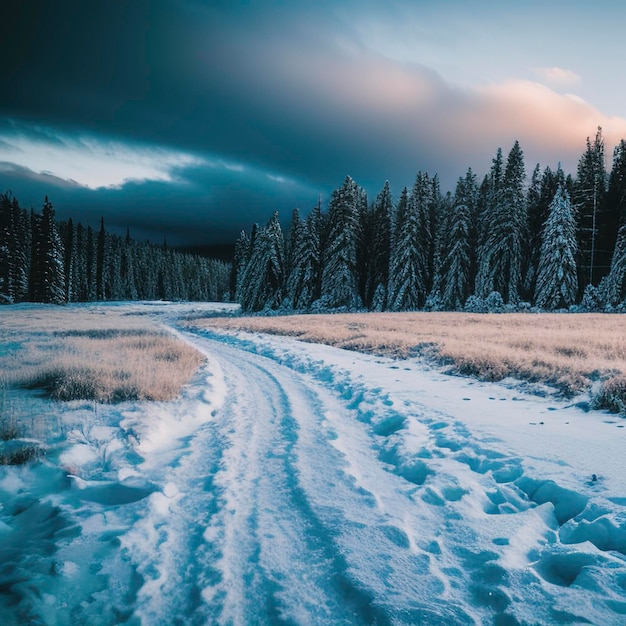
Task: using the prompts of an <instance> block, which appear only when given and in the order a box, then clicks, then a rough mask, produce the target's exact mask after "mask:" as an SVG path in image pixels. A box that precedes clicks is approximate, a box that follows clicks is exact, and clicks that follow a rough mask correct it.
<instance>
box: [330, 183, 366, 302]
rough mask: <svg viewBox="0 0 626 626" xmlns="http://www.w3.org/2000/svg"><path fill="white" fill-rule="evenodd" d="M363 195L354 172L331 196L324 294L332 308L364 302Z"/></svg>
mask: <svg viewBox="0 0 626 626" xmlns="http://www.w3.org/2000/svg"><path fill="white" fill-rule="evenodd" d="M361 199H362V194H361V191H360V189H359V187H358V185H357V184H356V183H355V182H354V181H353V180H352V178H350V176H347V177H346V179H345V180H344V182H343V185H342V186H341V187H340V188H339V189H338V190H336V191H334V192H333V194H332V196H331V199H330V205H329V209H328V235H327V240H326V249H325V252H324V267H323V270H322V284H321V297H322V298H324V299H325V302H326V304H327V306H329V307H331V308H336V307H343V306H345V307H348V308H358V307H360V306H361V298H360V297H359V293H358V284H359V274H358V271H359V269H358V267H357V250H358V243H359V238H360V228H359V227H360V223H359V206H360V200H361Z"/></svg>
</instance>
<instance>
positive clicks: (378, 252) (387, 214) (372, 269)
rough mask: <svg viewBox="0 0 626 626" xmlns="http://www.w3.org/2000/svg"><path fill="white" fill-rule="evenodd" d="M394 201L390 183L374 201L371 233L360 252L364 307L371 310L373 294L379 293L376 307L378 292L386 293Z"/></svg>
mask: <svg viewBox="0 0 626 626" xmlns="http://www.w3.org/2000/svg"><path fill="white" fill-rule="evenodd" d="M392 210H393V198H392V197H391V190H390V188H389V181H385V184H384V186H383V188H382V190H381V192H380V193H379V194H378V196H377V198H376V202H375V203H374V206H373V208H372V211H371V217H370V219H369V223H368V224H367V227H368V228H369V231H370V233H371V234H370V236H369V237H368V238H367V239H368V245H367V248H366V249H365V247H364V250H363V256H364V261H365V262H364V263H363V264H360V265H361V267H362V268H363V269H364V270H365V281H364V282H365V290H364V293H363V299H364V302H363V303H364V305H365V306H367V307H368V308H370V307H372V305H373V301H374V294H375V293H376V292H378V303H377V307H378V308H380V307H381V306H383V304H384V303H381V302H380V297H381V293H383V292H386V290H387V283H388V281H389V255H390V250H391V213H392Z"/></svg>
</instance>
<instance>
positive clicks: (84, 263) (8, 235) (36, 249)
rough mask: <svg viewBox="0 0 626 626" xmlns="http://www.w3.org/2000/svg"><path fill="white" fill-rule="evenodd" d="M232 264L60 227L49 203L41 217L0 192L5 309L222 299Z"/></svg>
mask: <svg viewBox="0 0 626 626" xmlns="http://www.w3.org/2000/svg"><path fill="white" fill-rule="evenodd" d="M230 271H231V269H230V264H227V263H224V262H222V261H218V260H213V259H207V258H204V257H201V256H197V255H192V254H187V253H183V252H180V251H176V250H174V249H170V248H168V247H167V245H165V244H164V245H162V246H159V245H154V244H151V243H149V242H144V243H140V242H137V241H134V240H133V239H131V238H130V236H129V234H128V232H127V235H126V237H120V236H118V235H114V234H112V233H110V232H108V231H107V230H106V229H105V226H104V220H101V222H100V229H99V230H97V231H95V230H94V229H93V228H91V227H90V226H87V227H86V228H85V227H83V226H82V224H80V223H79V224H77V225H74V224H73V222H72V220H71V219H70V220H68V221H67V222H57V221H56V220H55V212H54V208H53V206H52V203H51V202H50V201H49V200H48V198H47V197H46V199H45V201H44V204H43V207H42V210H41V212H40V213H36V212H35V211H34V210H32V209H31V210H30V212H29V211H27V210H26V209H24V208H22V207H20V205H19V202H18V200H17V199H16V198H15V197H13V195H12V194H11V193H10V192H6V193H3V194H0V303H5V304H6V303H13V302H23V301H28V302H45V303H51V304H63V303H66V302H92V301H103V300H194V301H221V300H223V299H228V298H229V296H230Z"/></svg>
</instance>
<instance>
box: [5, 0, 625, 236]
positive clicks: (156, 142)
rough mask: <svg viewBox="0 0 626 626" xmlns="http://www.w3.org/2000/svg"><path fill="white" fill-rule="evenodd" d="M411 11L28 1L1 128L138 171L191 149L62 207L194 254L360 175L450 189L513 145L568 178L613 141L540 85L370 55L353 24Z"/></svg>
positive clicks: (18, 180)
mask: <svg viewBox="0 0 626 626" xmlns="http://www.w3.org/2000/svg"><path fill="white" fill-rule="evenodd" d="M403 4H404V5H405V6H404V8H406V7H407V6H409V5H408V4H406V3H402V2H394V3H386V4H385V5H384V10H383V8H381V6H382V5H381V4H378V5H377V4H376V3H369V2H359V3H357V2H354V3H352V2H344V3H336V2H326V1H322V2H316V3H310V2H299V1H297V0H291V1H283V2H278V1H264V2H246V3H244V2H216V1H215V0H211V1H209V0H207V2H200V1H193V2H192V1H186V2H181V1H176V2H175V1H174V0H171V1H165V0H161V1H152V2H148V1H147V0H135V1H133V2H127V1H121V0H110V1H108V2H100V3H94V2H85V1H84V0H64V1H63V2H58V3H52V2H47V1H41V2H32V1H30V0H19V2H13V7H12V8H11V9H10V10H7V11H6V12H5V15H4V16H3V18H4V21H5V23H6V24H10V25H12V27H11V28H7V29H5V36H4V37H3V38H0V58H2V59H3V60H4V61H3V65H2V69H1V72H2V73H1V75H0V78H1V79H2V85H3V86H10V87H9V88H5V89H2V90H1V92H0V117H3V118H4V122H3V123H4V131H6V133H8V135H10V133H11V132H13V133H14V134H15V132H16V130H15V129H16V128H17V129H21V130H20V132H21V133H22V134H23V135H26V136H27V137H28V138H29V139H30V140H32V141H36V142H39V143H40V144H41V143H42V142H46V141H48V142H50V143H55V142H56V145H65V146H66V147H67V149H68V151H72V150H76V149H78V147H80V148H81V149H84V148H85V146H87V148H88V149H91V148H90V147H91V146H92V144H94V143H95V144H98V142H100V143H102V145H108V144H107V142H117V143H123V144H125V145H126V146H127V147H128V151H129V152H130V153H132V151H133V150H135V151H136V152H137V155H138V156H137V159H138V161H139V160H141V159H142V158H147V157H142V156H141V155H146V154H150V155H151V156H150V158H151V159H152V158H153V154H152V152H150V150H149V148H150V147H153V148H154V149H155V150H157V149H158V150H163V151H164V154H174V155H175V154H180V155H183V156H185V155H186V156H187V157H189V159H190V160H188V161H185V162H182V161H181V162H180V164H179V165H176V164H175V159H174V160H173V161H172V163H171V164H169V165H164V166H163V167H162V168H161V169H159V168H158V167H156V166H155V165H154V163H155V161H151V163H152V166H154V167H153V169H154V168H156V170H158V171H157V172H156V174H154V175H152V174H151V173H150V172H148V173H146V172H145V171H144V172H143V173H141V172H138V173H135V174H136V175H133V172H132V171H131V170H132V169H133V168H132V166H131V165H129V176H128V178H131V179H132V178H135V180H134V181H132V182H126V183H123V184H119V181H116V184H117V186H116V188H106V189H94V190H89V189H84V188H80V187H76V186H73V185H70V186H69V187H67V186H66V187H64V188H63V187H62V186H60V185H56V187H55V191H54V193H55V194H57V193H58V194H59V199H57V200H56V201H55V206H57V210H58V212H59V213H61V211H65V212H69V209H73V208H74V207H75V208H76V209H80V211H81V213H80V215H79V216H82V215H88V216H89V219H91V218H92V217H94V216H95V215H96V214H98V215H99V214H100V213H102V212H104V213H106V218H107V219H108V220H109V221H110V222H111V223H112V224H114V225H115V226H119V227H120V228H121V227H125V226H126V225H130V226H135V223H136V226H137V227H139V226H142V228H143V229H144V230H145V231H146V232H148V231H149V232H154V233H160V231H162V230H166V231H168V233H170V234H171V238H172V239H176V238H178V239H179V240H180V241H181V242H182V241H193V243H202V242H203V241H205V242H206V241H207V239H210V238H213V239H214V240H216V241H217V240H219V239H220V238H224V239H228V238H234V237H235V236H236V234H237V232H238V230H239V229H241V228H247V227H248V226H249V225H250V223H251V222H253V221H260V222H263V221H265V220H266V219H267V218H268V217H269V216H270V215H271V212H272V211H273V210H274V209H278V210H279V211H280V212H281V216H282V217H283V218H286V217H288V215H289V212H290V210H291V208H292V207H294V206H300V207H301V208H303V209H304V210H307V209H308V208H310V206H311V205H313V204H314V203H315V202H316V201H317V197H318V194H321V195H322V196H323V197H324V198H327V197H328V195H329V193H330V191H331V190H332V189H333V188H336V187H338V186H339V185H340V184H341V181H342V180H343V178H344V176H345V175H346V174H350V175H352V176H353V177H354V178H355V179H356V180H357V182H359V183H360V184H361V185H363V186H365V187H366V188H367V189H368V191H369V193H370V197H372V196H373V195H374V194H375V193H376V192H377V191H378V190H379V189H380V188H381V187H382V185H383V182H384V181H385V179H389V180H390V181H391V183H392V188H393V190H394V193H395V194H396V196H397V195H399V193H400V190H401V188H402V186H403V185H409V186H410V185H411V184H412V182H413V179H414V177H415V174H416V172H417V171H418V170H420V169H422V170H428V171H429V172H430V173H439V175H440V176H441V179H442V183H443V184H444V188H452V187H453V185H454V181H455V180H456V178H457V177H458V176H460V175H462V174H463V173H464V171H465V170H466V168H467V167H468V166H472V167H473V168H474V169H475V170H476V171H478V172H481V171H485V170H486V169H487V168H488V167H489V164H490V159H491V157H492V156H493V155H494V154H495V151H496V148H497V147H498V146H502V147H503V148H504V149H505V150H507V149H508V148H509V147H510V146H511V145H512V144H513V142H514V140H515V139H516V138H517V139H520V140H521V142H522V147H523V148H524V149H525V150H526V154H527V157H528V161H527V162H528V163H529V167H532V165H533V160H534V159H536V160H540V159H541V158H545V157H546V155H547V157H548V158H549V159H550V161H549V162H550V163H551V164H555V163H556V161H557V160H562V161H564V165H566V166H567V165H572V163H571V162H570V163H568V161H567V159H568V154H570V155H574V154H580V150H582V148H583V147H584V137H585V136H586V135H588V134H590V133H593V132H594V131H595V127H596V126H597V125H598V124H602V125H603V127H604V128H605V131H607V132H606V134H607V136H608V135H610V132H611V124H614V125H615V121H614V120H610V119H609V120H607V119H603V118H602V117H601V116H600V117H599V116H598V114H597V111H595V110H593V109H592V108H591V107H590V106H589V105H587V104H586V103H584V102H578V101H574V100H571V99H568V97H567V96H562V95H558V94H556V93H554V92H551V91H549V90H547V89H546V88H543V87H541V86H538V85H537V84H535V83H524V82H521V81H518V82H516V83H513V84H512V85H508V86H507V85H504V86H497V85H496V86H493V85H491V86H486V87H483V88H477V89H464V90H462V89H459V88H453V87H452V86H451V85H449V84H448V83H446V82H445V80H444V79H443V78H442V77H441V76H439V75H438V74H437V73H436V72H434V71H432V70H430V69H429V68H427V67H425V66H423V65H420V64H418V63H402V62H399V61H397V60H392V59H390V58H387V57H385V56H384V55H382V54H380V53H378V52H375V51H373V50H372V49H371V48H370V47H368V45H367V41H364V40H363V38H362V35H361V34H359V32H358V29H356V28H355V26H354V22H355V19H354V18H355V16H358V15H359V12H368V11H370V10H372V11H373V10H374V8H375V9H376V10H377V11H379V12H381V11H382V12H383V13H384V14H385V16H386V15H387V14H391V15H392V16H393V13H394V11H395V10H396V9H398V7H401V6H402V5H403ZM411 7H412V10H413V11H419V6H416V5H411ZM383 13H380V15H381V16H382V15H383ZM374 17H376V16H374ZM9 59H10V61H8V62H7V60H9ZM511 94H513V96H511ZM564 112H565V113H564ZM539 114H541V119H539V121H538V116H539ZM7 120H8V121H7ZM618 122H619V124H617V126H619V129H620V130H621V129H622V127H624V124H623V123H622V122H623V120H618ZM579 128H580V132H579V135H580V136H578V135H576V133H577V132H578V129H579ZM11 129H12V130H11ZM2 131H3V127H1V126H0V140H3V139H4V140H6V136H3V135H2ZM615 132H616V133H617V131H615ZM575 135H576V136H575ZM79 136H80V137H83V138H84V137H85V136H87V137H88V141H87V140H84V139H82V140H80V141H78V140H77V139H76V137H79ZM572 137H573V139H572ZM81 142H82V143H81ZM573 143H576V145H573ZM3 145H4V144H0V154H2V153H3V152H2V151H3V147H2V146H3ZM563 146H566V147H567V148H568V150H569V152H568V153H567V154H563V152H562V149H563ZM578 146H580V149H579V147H578ZM5 147H6V146H5ZM559 150H561V152H560V153H559ZM83 154H85V153H83ZM99 154H100V153H99ZM1 158H3V159H4V160H9V159H8V158H7V157H6V156H4V157H1ZM20 163H21V162H20ZM22 165H25V163H22ZM41 169H48V170H50V171H51V172H54V163H51V166H50V167H49V168H47V167H46V168H41ZM144 169H145V168H144ZM16 172H17V170H14V171H13V178H11V176H10V175H9V174H10V172H7V171H6V168H5V171H4V172H0V174H1V175H0V185H2V186H4V187H6V186H7V185H8V184H9V183H11V185H10V186H12V187H13V188H15V187H18V188H20V189H23V190H24V195H26V193H27V192H28V189H27V184H26V182H27V181H28V182H29V184H34V183H33V180H34V178H33V177H34V176H35V175H34V174H33V173H32V172H31V173H30V174H29V173H27V172H26V170H21V173H20V174H19V175H18V174H16ZM155 177H156V178H158V179H159V180H155ZM77 180H78V182H83V181H81V180H80V179H79V178H77ZM38 184H41V187H37V191H39V190H40V189H41V190H43V187H44V184H43V182H42V181H41V180H39V182H38ZM85 184H89V183H85ZM92 186H93V185H92ZM34 188H35V187H33V189H34ZM15 191H16V192H17V189H15ZM46 192H48V193H50V194H51V195H52V191H50V190H49V189H48V190H46ZM31 195H32V193H31ZM83 219H87V218H83ZM131 221H132V222H134V223H130V224H129V222H131ZM204 237H206V238H207V239H204V240H203V238H204ZM159 238H160V235H159ZM169 239H170V236H169V235H168V240H169Z"/></svg>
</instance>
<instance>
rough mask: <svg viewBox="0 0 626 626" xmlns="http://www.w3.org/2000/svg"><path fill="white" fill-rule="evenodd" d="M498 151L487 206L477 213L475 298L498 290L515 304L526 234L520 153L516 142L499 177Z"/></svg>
mask: <svg viewBox="0 0 626 626" xmlns="http://www.w3.org/2000/svg"><path fill="white" fill-rule="evenodd" d="M500 171H501V151H500V150H498V156H497V157H496V159H494V164H493V167H492V170H491V173H490V175H489V182H488V187H489V192H488V196H487V204H486V206H485V208H484V209H483V212H482V214H481V238H480V241H481V244H480V247H479V251H478V272H477V275H476V295H477V296H479V297H482V298H485V297H487V296H488V295H489V293H491V292H492V291H498V292H499V293H500V294H501V295H502V297H503V298H504V300H505V301H506V302H517V300H518V297H519V293H520V288H521V285H522V262H523V259H524V254H525V242H526V238H527V233H528V214H527V207H526V194H525V190H524V181H525V172H524V154H523V152H522V150H521V148H520V146H519V143H518V142H517V141H516V142H515V144H514V145H513V148H512V149H511V151H510V153H509V156H508V158H507V164H506V170H505V172H504V176H501V174H500Z"/></svg>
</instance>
